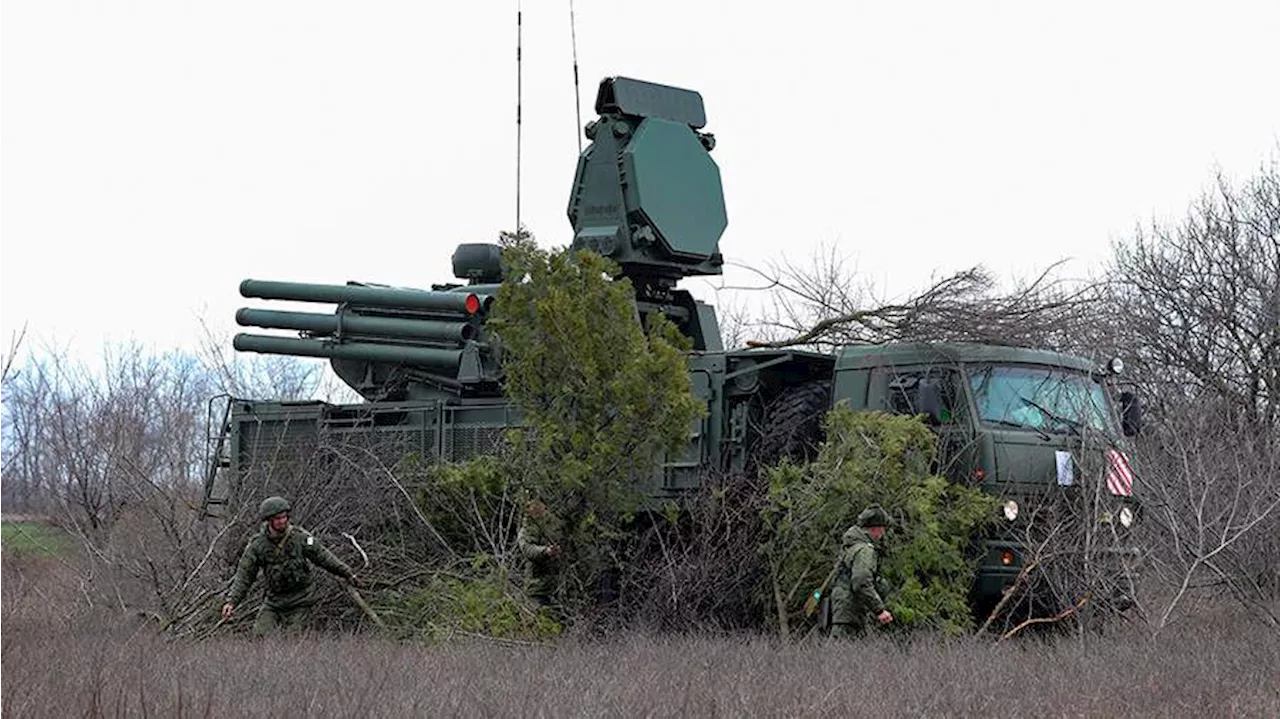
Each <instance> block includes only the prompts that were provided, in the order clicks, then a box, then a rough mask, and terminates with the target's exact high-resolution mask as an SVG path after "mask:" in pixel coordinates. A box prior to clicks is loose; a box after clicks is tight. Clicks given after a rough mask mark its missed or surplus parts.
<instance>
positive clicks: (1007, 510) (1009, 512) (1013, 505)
mask: <svg viewBox="0 0 1280 719" xmlns="http://www.w3.org/2000/svg"><path fill="white" fill-rule="evenodd" d="M1004 518H1005V519H1007V520H1009V521H1010V522H1012V521H1013V520H1015V519H1017V518H1018V503H1017V502H1015V501H1013V500H1012V499H1011V500H1009V501H1008V502H1005V503H1004Z"/></svg>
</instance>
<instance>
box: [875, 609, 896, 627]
mask: <svg viewBox="0 0 1280 719" xmlns="http://www.w3.org/2000/svg"><path fill="white" fill-rule="evenodd" d="M876 619H877V620H879V621H880V623H881V624H888V623H889V622H892V621H893V614H892V613H891V612H890V611H889V610H888V609H885V610H883V611H881V612H880V614H879V616H877V617H876Z"/></svg>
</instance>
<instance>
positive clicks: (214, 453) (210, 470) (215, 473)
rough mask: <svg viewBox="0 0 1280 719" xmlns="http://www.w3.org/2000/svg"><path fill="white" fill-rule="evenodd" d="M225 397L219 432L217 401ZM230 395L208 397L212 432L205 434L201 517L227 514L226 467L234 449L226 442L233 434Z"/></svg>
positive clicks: (207, 413) (227, 488)
mask: <svg viewBox="0 0 1280 719" xmlns="http://www.w3.org/2000/svg"><path fill="white" fill-rule="evenodd" d="M218 400H225V404H224V405H223V408H222V421H221V422H219V423H218V430H217V432H214V431H213V416H214V403H215V402H217V401H218ZM232 401H233V400H232V397H231V395H229V394H220V395H215V396H213V397H210V398H209V405H208V409H207V411H206V416H205V422H206V424H205V426H206V427H208V428H209V433H208V434H207V435H206V436H205V463H204V466H205V476H204V499H203V500H202V501H201V503H200V518H201V519H210V518H212V519H221V518H222V517H223V516H225V510H226V506H227V500H228V495H229V493H230V492H229V486H228V481H227V480H228V478H227V477H226V476H224V475H225V474H226V472H225V470H229V469H230V468H231V452H230V448H229V447H228V445H227V435H228V434H230V433H231V403H232Z"/></svg>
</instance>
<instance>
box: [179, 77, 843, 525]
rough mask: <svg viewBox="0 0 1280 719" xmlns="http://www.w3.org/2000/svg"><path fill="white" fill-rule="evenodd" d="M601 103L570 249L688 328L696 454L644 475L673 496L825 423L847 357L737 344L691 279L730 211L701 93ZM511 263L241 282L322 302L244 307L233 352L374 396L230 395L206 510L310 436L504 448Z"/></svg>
mask: <svg viewBox="0 0 1280 719" xmlns="http://www.w3.org/2000/svg"><path fill="white" fill-rule="evenodd" d="M595 110H596V113H597V114H598V117H597V118H596V119H595V120H594V121H592V122H590V123H588V124H587V125H586V127H585V128H584V133H585V135H586V137H587V138H588V139H589V140H590V143H589V144H588V146H587V147H586V148H585V149H584V150H583V152H582V153H581V155H580V157H579V158H578V161H577V167H576V171H575V173H574V179H573V185H572V188H571V191H570V193H569V201H568V206H567V215H568V219H569V222H570V225H571V227H572V230H573V233H574V234H573V240H572V245H571V246H572V248H573V249H590V250H593V251H595V252H598V253H600V254H601V255H604V256H605V257H608V258H610V259H612V260H613V261H615V262H616V263H617V264H618V265H619V266H620V268H621V270H622V274H623V275H624V276H625V277H626V278H628V279H629V280H630V281H631V284H632V286H633V287H634V289H635V292H636V304H637V309H638V311H639V314H640V315H641V317H643V316H644V315H647V314H648V313H651V312H661V313H663V314H664V315H666V316H667V317H668V318H670V319H671V320H672V321H673V322H674V323H675V325H676V326H677V327H678V328H679V329H680V330H681V332H683V333H684V334H685V335H686V336H688V337H689V338H690V340H691V343H692V347H693V351H692V353H691V356H690V366H691V370H690V371H691V372H692V378H693V386H694V392H695V393H696V394H697V396H698V397H699V398H700V399H701V400H702V401H704V402H705V403H706V405H707V415H706V417H705V419H704V420H703V421H702V422H701V424H700V426H698V427H695V428H693V429H692V430H691V432H690V439H689V445H688V447H687V449H686V451H685V452H684V453H683V454H681V456H677V457H668V458H667V460H666V461H665V462H664V463H663V465H662V466H661V467H659V468H655V473H654V476H653V478H652V481H651V485H650V486H648V487H645V488H644V489H645V490H646V491H647V492H648V493H649V494H650V495H652V496H655V497H659V496H660V497H669V496H673V495H678V494H680V493H682V492H686V491H688V490H690V489H693V488H696V487H697V486H698V482H699V479H698V477H699V475H700V474H703V473H705V472H706V471H708V470H710V469H716V470H725V471H741V470H742V469H743V468H745V466H746V465H747V463H748V462H749V461H750V460H751V457H753V456H757V455H759V454H760V453H763V452H768V453H772V454H773V455H777V454H778V453H780V452H784V451H791V449H792V448H790V447H789V445H794V444H795V443H796V442H797V441H799V437H800V436H801V434H802V432H800V431H798V428H799V427H800V425H804V426H808V427H809V428H810V429H811V430H813V431H816V427H817V424H818V421H819V417H820V416H821V414H822V410H823V409H824V408H825V406H826V404H827V400H828V393H829V384H830V377H831V371H832V367H833V366H834V362H835V360H834V358H833V357H831V356H830V355H828V354H824V353H817V352H804V351H798V350H763V349H760V350H737V351H725V350H724V348H723V345H722V341H721V336H720V329H719V325H718V324H717V321H716V314H715V310H714V308H713V307H711V306H710V305H708V304H706V303H704V302H702V301H700V300H697V299H695V298H694V297H693V296H692V295H691V294H690V293H689V292H688V291H687V290H685V289H682V288H680V287H679V286H678V284H679V282H680V280H682V279H684V278H686V277H693V276H708V275H717V274H720V273H721V271H722V265H723V262H724V260H723V256H722V255H721V253H720V249H719V242H720V237H721V235H722V234H723V233H724V230H725V228H726V227H727V225H728V219H727V213H726V210H725V201H724V192H723V188H722V185H721V180H720V170H719V167H718V166H717V165H716V162H715V160H714V159H713V158H712V150H713V149H714V147H715V137H714V135H712V134H711V133H709V132H706V131H705V129H704V128H705V126H706V114H705V109H704V106H703V101H702V97H701V95H699V94H698V93H697V92H694V91H691V90H686V89H682V88H676V87H670V86H667V85H660V84H655V83H650V82H643V81H640V80H635V79H631V78H625V77H611V78H606V79H604V80H603V81H602V82H601V83H600V85H599V89H598V93H597V96H596V102H595ZM500 260H501V252H500V248H499V246H498V245H496V244H485V243H470V244H462V245H459V246H458V247H457V249H456V250H455V252H454V253H453V256H452V264H453V274H454V277H455V279H456V280H459V281H457V282H447V283H439V284H433V285H431V286H430V288H429V289H417V288H404V287H389V286H385V285H379V284H375V283H368V282H355V281H352V282H348V283H346V284H333V285H326V284H307V283H295V282H281V281H274V280H259V279H248V280H244V281H243V282H242V283H241V285H240V294H241V295H242V296H243V297H245V298H247V299H252V300H261V301H264V302H274V301H287V302H291V303H310V304H315V305H324V308H323V310H319V309H318V310H317V311H316V312H298V311H283V310H276V309H268V308H266V307H245V308H242V309H240V310H239V311H238V312H237V313H236V321H237V323H238V324H240V325H241V326H244V327H248V328H255V329H254V331H247V332H244V333H241V334H238V335H236V337H235V339H234V347H235V349H236V350H237V351H240V352H255V353H265V354H277V355H291V356H298V357H314V358H323V359H327V360H328V361H329V363H330V365H331V366H332V368H333V371H334V373H335V374H337V375H338V376H339V377H341V378H342V380H343V381H344V382H346V383H347V384H348V385H350V387H351V388H352V389H354V390H355V391H356V392H358V393H359V395H360V396H361V397H362V398H364V399H365V400H366V401H365V402H363V403H357V404H347V405H337V404H327V403H322V402H279V401H273V400H259V399H242V398H234V399H232V400H231V401H230V402H229V403H228V406H227V413H226V417H225V424H224V427H225V429H224V432H223V433H222V434H221V437H220V439H219V446H218V447H217V451H216V452H215V453H214V455H215V457H216V458H217V461H216V463H215V467H214V469H213V470H212V471H211V472H210V474H209V478H208V482H207V486H206V497H205V501H206V507H207V508H208V509H209V510H210V511H212V512H216V511H217V510H218V507H219V506H220V505H221V504H222V503H224V502H225V501H226V500H227V497H228V495H229V494H232V493H234V492H235V491H236V487H237V486H239V485H240V484H241V483H242V481H241V480H242V479H243V478H244V477H246V476H248V475H251V474H252V475H253V476H254V477H255V478H256V480H257V481H258V483H259V484H261V483H262V482H266V483H267V484H270V483H271V482H272V477H273V476H274V475H277V474H279V473H282V472H284V473H292V472H295V471H298V470H297V467H299V466H302V465H303V464H305V462H303V460H302V458H303V457H305V456H306V455H307V449H306V447H308V446H313V445H314V444H316V443H317V442H323V441H337V440H339V439H341V440H343V441H350V440H351V439H352V438H353V437H355V436H357V435H358V436H360V437H362V438H363V439H364V440H367V441H368V442H371V443H372V442H374V441H375V438H376V439H377V440H378V442H377V443H378V444H380V445H382V446H392V447H394V446H395V443H396V442H397V441H398V442H401V443H402V444H403V446H406V447H411V448H412V451H415V452H419V453H420V454H421V455H422V456H424V457H427V458H429V459H431V460H435V461H455V460H462V459H465V458H468V457H470V456H473V455H474V454H476V453H478V452H483V451H485V450H486V449H487V448H491V447H492V446H493V443H494V442H496V441H497V439H498V437H499V435H500V433H501V432H502V431H503V429H505V428H507V427H510V426H511V425H512V424H513V423H515V422H518V416H517V415H518V411H517V410H516V408H514V407H512V406H511V405H510V404H509V403H508V402H507V401H506V399H505V398H504V397H503V396H502V389H501V383H500V380H501V347H500V345H499V343H495V342H493V341H491V340H492V338H491V337H490V336H489V333H488V331H487V329H486V318H487V316H488V314H489V312H490V311H491V309H492V305H493V302H494V296H495V295H496V294H497V290H498V288H499V286H500V284H501V282H502V267H501V262H500ZM262 330H267V332H263V331H262ZM281 330H283V331H286V332H287V333H288V334H281V333H280V332H279V331H281ZM779 400H781V401H782V403H783V405H785V406H778V401H779ZM766 406H772V407H773V412H772V416H773V420H772V421H771V420H770V419H769V418H768V417H765V416H764V411H765V409H764V408H765V407H766ZM799 417H804V418H805V419H804V421H802V422H800V424H799V425H798V424H797V418H799ZM813 431H811V432H810V435H812V434H813ZM753 453H754V454H753ZM289 457H295V458H297V461H290V460H289Z"/></svg>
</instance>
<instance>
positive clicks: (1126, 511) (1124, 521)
mask: <svg viewBox="0 0 1280 719" xmlns="http://www.w3.org/2000/svg"><path fill="white" fill-rule="evenodd" d="M1120 526H1122V527H1124V528H1125V529H1128V528H1129V527H1132V526H1133V509H1132V508H1131V507H1121V508H1120Z"/></svg>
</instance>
